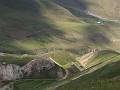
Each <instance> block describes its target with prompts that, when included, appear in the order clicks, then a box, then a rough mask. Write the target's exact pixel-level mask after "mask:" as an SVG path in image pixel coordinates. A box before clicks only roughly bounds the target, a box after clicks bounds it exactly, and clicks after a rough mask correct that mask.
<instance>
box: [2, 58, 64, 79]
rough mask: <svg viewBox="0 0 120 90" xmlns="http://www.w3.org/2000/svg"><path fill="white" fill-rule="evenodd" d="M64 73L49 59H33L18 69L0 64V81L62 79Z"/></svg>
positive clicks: (14, 66)
mask: <svg viewBox="0 0 120 90" xmlns="http://www.w3.org/2000/svg"><path fill="white" fill-rule="evenodd" d="M65 74H66V72H65V70H64V69H63V68H61V67H60V66H58V65H57V64H56V63H55V62H53V60H51V59H50V58H49V57H42V58H39V59H35V60H32V61H30V62H29V63H27V64H26V65H24V66H23V67H20V66H18V65H14V64H0V81H6V80H8V81H9V80H16V79H23V78H24V79H43V78H47V79H50V78H52V79H53V78H54V79H62V78H63V77H64V76H65Z"/></svg>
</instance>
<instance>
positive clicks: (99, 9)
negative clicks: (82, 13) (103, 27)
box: [86, 0, 120, 20]
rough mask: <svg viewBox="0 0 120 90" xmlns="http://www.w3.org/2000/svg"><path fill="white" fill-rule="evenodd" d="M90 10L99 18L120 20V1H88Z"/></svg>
mask: <svg viewBox="0 0 120 90" xmlns="http://www.w3.org/2000/svg"><path fill="white" fill-rule="evenodd" d="M86 1H87V3H88V10H89V11H91V12H92V13H94V14H97V15H99V16H103V17H105V18H110V19H115V20H116V19H119V20H120V6H119V4H118V3H120V0H101V1H98V0H86Z"/></svg>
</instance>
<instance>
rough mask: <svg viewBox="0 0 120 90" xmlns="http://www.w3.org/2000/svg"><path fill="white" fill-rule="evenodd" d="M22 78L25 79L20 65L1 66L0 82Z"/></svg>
mask: <svg viewBox="0 0 120 90" xmlns="http://www.w3.org/2000/svg"><path fill="white" fill-rule="evenodd" d="M22 77H23V73H22V71H21V68H20V67H19V66H18V65H14V64H8V65H2V64H0V80H15V79H19V78H22Z"/></svg>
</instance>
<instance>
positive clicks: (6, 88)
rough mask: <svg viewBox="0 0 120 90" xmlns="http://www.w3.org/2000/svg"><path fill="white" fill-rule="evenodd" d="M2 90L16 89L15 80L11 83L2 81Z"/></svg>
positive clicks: (0, 84) (0, 88) (0, 86)
mask: <svg viewBox="0 0 120 90" xmlns="http://www.w3.org/2000/svg"><path fill="white" fill-rule="evenodd" d="M0 90H14V84H13V82H11V83H5V82H0Z"/></svg>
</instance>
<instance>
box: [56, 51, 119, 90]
mask: <svg viewBox="0 0 120 90" xmlns="http://www.w3.org/2000/svg"><path fill="white" fill-rule="evenodd" d="M101 53H103V52H101ZM101 53H100V54H99V55H100V56H97V57H95V59H96V60H99V62H101V61H102V63H100V64H95V67H93V69H92V70H95V69H96V68H97V70H96V71H94V72H92V73H90V74H87V75H84V76H83V77H80V78H78V79H76V80H72V81H70V82H68V83H67V84H65V85H62V86H60V87H58V88H57V89H55V90H96V89H97V90H115V89H119V88H120V87H119V84H120V81H119V76H120V73H119V70H120V67H119V65H120V54H116V56H114V54H115V53H112V54H113V55H111V52H109V53H108V52H107V53H106V51H105V52H104V55H105V53H106V54H108V55H109V56H106V57H104V56H103V57H102V56H101ZM112 56H113V57H114V58H113V57H112ZM98 58H99V59H98ZM100 58H101V60H100ZM103 58H104V60H105V59H106V60H105V61H104V60H103ZM108 58H109V59H108ZM107 61H109V62H107ZM93 62H96V61H94V60H93ZM106 62H107V63H106ZM105 63H106V64H105ZM103 64H104V65H103Z"/></svg>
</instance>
